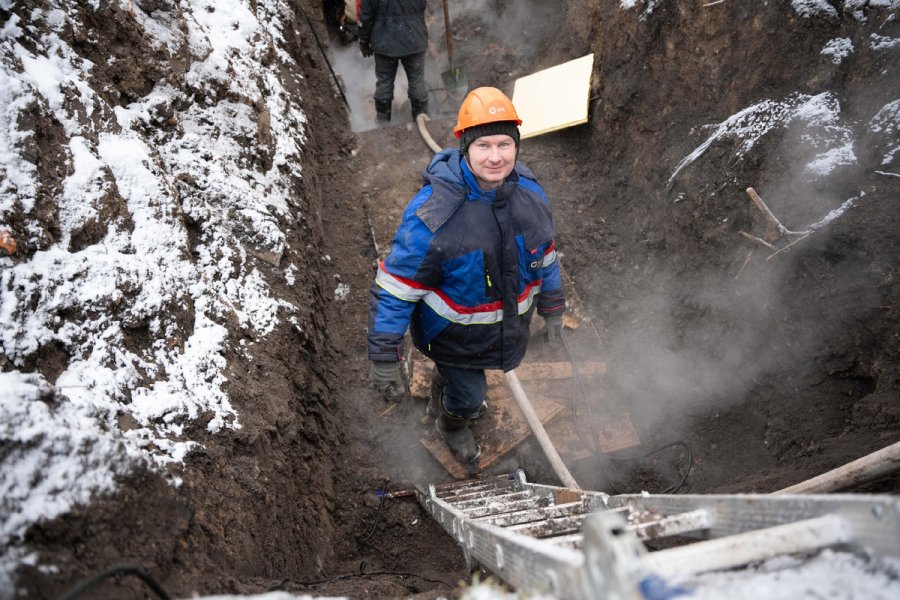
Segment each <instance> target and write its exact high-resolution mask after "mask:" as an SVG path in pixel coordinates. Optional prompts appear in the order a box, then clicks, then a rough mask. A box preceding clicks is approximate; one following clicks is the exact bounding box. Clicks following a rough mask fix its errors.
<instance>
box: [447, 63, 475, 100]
mask: <svg viewBox="0 0 900 600" xmlns="http://www.w3.org/2000/svg"><path fill="white" fill-rule="evenodd" d="M441 81H443V83H444V89H445V90H447V93H448V94H450V95H451V96H462V95H463V94H465V93H466V92H468V91H469V82H468V81H467V80H466V73H465V71H463V68H462V67H450V68H449V69H447V70H446V71H444V72H443V73H441Z"/></svg>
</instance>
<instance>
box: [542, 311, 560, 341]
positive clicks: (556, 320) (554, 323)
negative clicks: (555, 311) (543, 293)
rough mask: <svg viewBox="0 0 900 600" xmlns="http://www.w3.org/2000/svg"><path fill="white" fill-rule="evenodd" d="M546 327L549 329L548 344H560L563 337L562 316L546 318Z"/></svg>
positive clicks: (548, 316)
mask: <svg viewBox="0 0 900 600" xmlns="http://www.w3.org/2000/svg"><path fill="white" fill-rule="evenodd" d="M544 326H545V327H546V328H547V342H548V343H550V344H555V343H556V342H558V341H559V339H560V337H562V315H547V316H546V317H544Z"/></svg>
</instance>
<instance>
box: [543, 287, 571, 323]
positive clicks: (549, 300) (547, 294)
mask: <svg viewBox="0 0 900 600" xmlns="http://www.w3.org/2000/svg"><path fill="white" fill-rule="evenodd" d="M537 312H538V314H539V315H541V316H542V317H546V316H552V315H561V314H563V313H564V312H566V297H565V295H564V294H563V291H562V290H549V291H542V292H541V295H540V297H539V298H538V305H537Z"/></svg>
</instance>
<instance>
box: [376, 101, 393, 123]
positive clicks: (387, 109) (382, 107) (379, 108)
mask: <svg viewBox="0 0 900 600" xmlns="http://www.w3.org/2000/svg"><path fill="white" fill-rule="evenodd" d="M375 119H376V120H377V121H378V122H379V123H381V124H386V123H390V122H391V102H390V101H388V102H382V101H381V100H376V101H375Z"/></svg>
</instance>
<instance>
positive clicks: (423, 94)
mask: <svg viewBox="0 0 900 600" xmlns="http://www.w3.org/2000/svg"><path fill="white" fill-rule="evenodd" d="M398 63H403V70H404V71H405V72H406V79H407V81H409V99H410V100H411V101H414V102H420V103H422V102H426V101H427V100H428V87H427V86H426V85H425V53H424V52H419V53H418V54H410V55H409V56H400V57H395V56H384V55H383V54H377V53H376V54H375V102H383V103H388V104H389V103H390V102H391V101H392V100H393V99H394V79H395V78H396V77H397V64H398Z"/></svg>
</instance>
